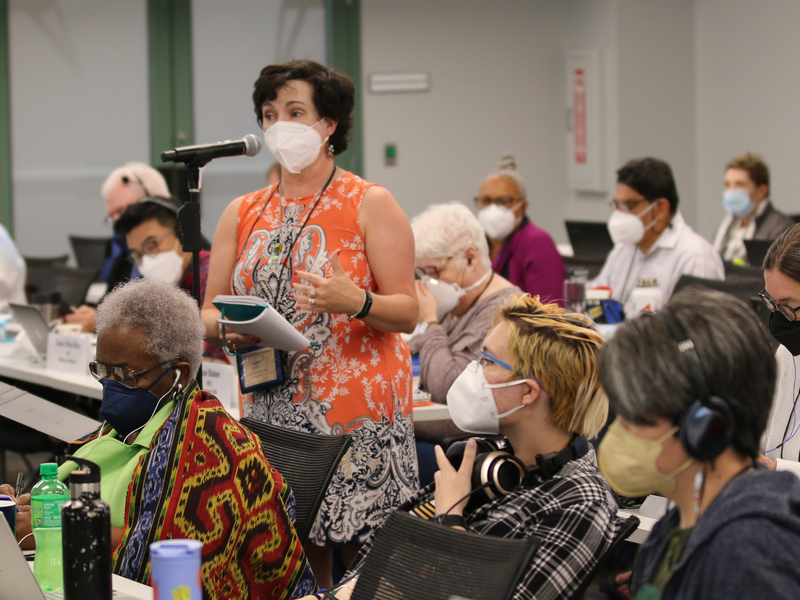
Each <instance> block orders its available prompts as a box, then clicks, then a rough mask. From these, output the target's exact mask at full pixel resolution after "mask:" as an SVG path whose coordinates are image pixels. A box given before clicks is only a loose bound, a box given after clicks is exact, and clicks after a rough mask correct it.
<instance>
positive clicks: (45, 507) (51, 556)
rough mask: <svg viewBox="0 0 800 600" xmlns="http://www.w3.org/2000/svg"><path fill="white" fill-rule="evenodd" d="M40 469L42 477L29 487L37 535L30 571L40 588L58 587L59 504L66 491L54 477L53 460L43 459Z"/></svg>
mask: <svg viewBox="0 0 800 600" xmlns="http://www.w3.org/2000/svg"><path fill="white" fill-rule="evenodd" d="M39 472H40V473H41V474H42V480H41V481H40V482H39V483H37V484H36V485H35V486H33V489H32V490H31V525H32V526H33V537H34V539H36V557H35V558H34V560H33V574H34V575H35V576H36V580H37V581H38V582H39V587H41V588H42V590H45V591H48V590H61V589H64V574H63V570H62V566H61V508H62V507H63V506H64V503H65V502H66V501H67V500H69V491H68V490H67V486H66V485H64V484H63V483H61V482H60V481H59V480H58V479H57V478H56V475H57V474H58V465H57V464H56V463H42V465H41V467H39Z"/></svg>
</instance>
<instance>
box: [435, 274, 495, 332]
mask: <svg viewBox="0 0 800 600" xmlns="http://www.w3.org/2000/svg"><path fill="white" fill-rule="evenodd" d="M491 274H492V270H491V269H487V270H486V273H484V274H483V275H481V277H480V278H479V279H478V281H476V282H475V283H473V284H471V285H468V286H467V287H465V288H462V287H461V286H460V285H458V284H457V283H447V282H446V281H441V280H440V279H434V278H433V277H431V276H429V275H423V277H422V281H424V282H425V287H427V288H428V291H429V292H430V293H431V294H433V297H434V298H435V299H436V317H437V318H438V319H439V320H440V321H441V320H442V319H444V317H445V315H446V314H447V313H449V312H450V311H451V310H453V309H454V308H455V307H456V306H458V303H459V302H460V301H461V298H463V297H464V295H465V294H466V293H467V292H470V291H472V290H474V289H475V288H476V287H478V286H479V285H480V284H482V283H483V282H484V281H486V279H487V278H488V277H490V276H491Z"/></svg>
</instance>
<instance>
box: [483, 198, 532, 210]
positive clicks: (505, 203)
mask: <svg viewBox="0 0 800 600" xmlns="http://www.w3.org/2000/svg"><path fill="white" fill-rule="evenodd" d="M521 200H522V198H513V197H512V196H498V197H497V198H491V197H489V196H478V197H477V198H475V206H477V207H478V208H479V209H483V208H488V207H489V206H490V205H491V204H497V206H502V207H503V208H512V207H513V206H516V204H517V203H518V202H520V201H521Z"/></svg>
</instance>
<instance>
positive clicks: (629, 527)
mask: <svg viewBox="0 0 800 600" xmlns="http://www.w3.org/2000/svg"><path fill="white" fill-rule="evenodd" d="M637 527H639V519H638V518H637V517H634V516H630V517H628V518H627V519H626V520H625V523H624V524H623V525H622V528H621V529H620V530H619V532H618V533H617V535H616V537H614V540H613V541H612V542H611V545H610V546H609V547H608V550H606V551H605V553H604V554H603V556H602V557H601V558H600V560H599V561H598V562H597V564H596V565H595V566H594V569H592V570H591V572H590V573H589V575H587V577H586V578H585V579H584V580H583V583H581V586H580V587H579V588H578V589H577V591H576V592H575V593H574V594H573V595H572V600H582V599H583V597H584V595H585V594H586V591H587V590H588V589H589V586H590V585H591V583H592V581H594V578H595V576H596V575H597V573H598V571H600V570H601V568H602V567H603V565H604V563H605V562H606V561H607V560H608V559H609V558H611V557H613V556H614V555H615V554H616V553H617V549H618V548H619V547H620V545H622V542H624V541H625V540H627V539H628V538H629V537H630V536H631V535H632V534H633V532H634V531H636V528H637Z"/></svg>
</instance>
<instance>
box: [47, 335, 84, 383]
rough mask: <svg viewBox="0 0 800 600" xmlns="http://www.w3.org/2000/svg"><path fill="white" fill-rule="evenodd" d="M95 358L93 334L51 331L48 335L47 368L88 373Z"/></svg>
mask: <svg viewBox="0 0 800 600" xmlns="http://www.w3.org/2000/svg"><path fill="white" fill-rule="evenodd" d="M93 358H94V349H93V348H92V339H91V336H82V335H65V334H61V333H54V332H53V333H50V334H49V335H48V336H47V368H48V369H51V370H53V371H61V372H62V373H75V374H88V373H89V361H90V360H92V359H93Z"/></svg>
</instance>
